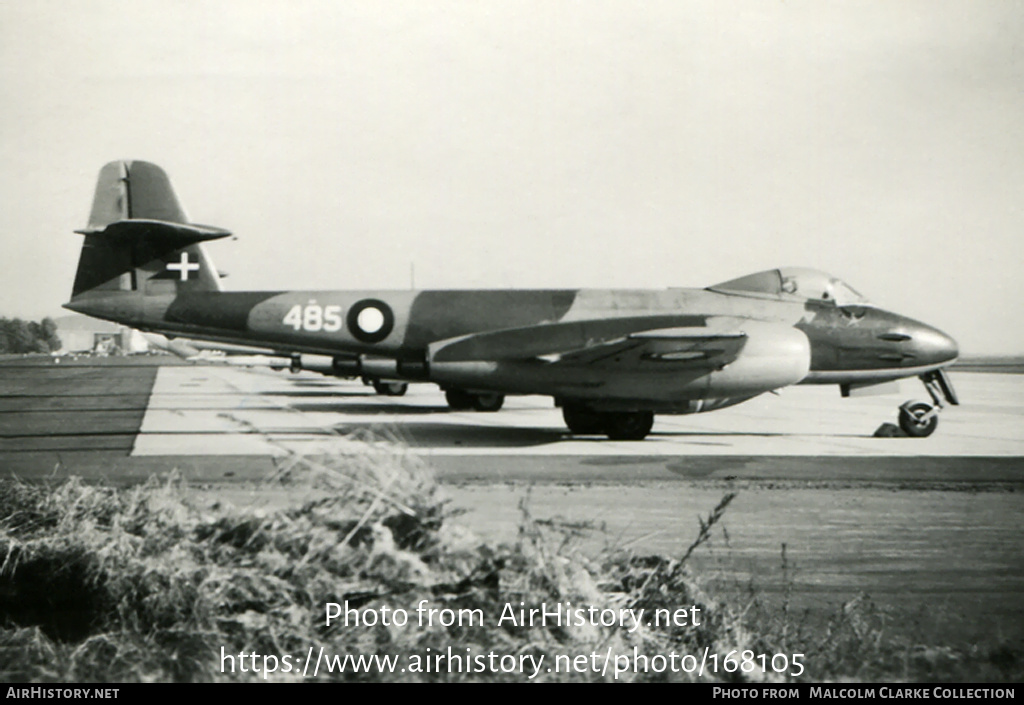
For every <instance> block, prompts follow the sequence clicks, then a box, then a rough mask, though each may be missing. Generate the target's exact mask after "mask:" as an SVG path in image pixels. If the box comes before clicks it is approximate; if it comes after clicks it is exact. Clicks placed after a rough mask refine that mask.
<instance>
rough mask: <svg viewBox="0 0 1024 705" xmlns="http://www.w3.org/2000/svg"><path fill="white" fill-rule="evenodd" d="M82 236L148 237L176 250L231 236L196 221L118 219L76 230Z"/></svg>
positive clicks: (220, 229) (113, 239) (125, 239)
mask: <svg viewBox="0 0 1024 705" xmlns="http://www.w3.org/2000/svg"><path fill="white" fill-rule="evenodd" d="M75 232H76V233H79V234H80V235H100V236H102V237H105V238H110V239H111V241H122V242H124V241H132V240H136V239H148V240H151V241H159V242H161V243H166V244H168V245H173V246H174V247H175V249H177V248H180V247H185V246H186V245H191V244H192V243H195V242H206V241H207V240H219V239H221V238H224V237H228V236H230V235H231V232H230V231H228V230H224V229H223V228H215V227H212V226H210V225H196V224H195V223H172V222H169V221H165V220H139V219H132V220H117V221H114V222H113V223H109V224H107V225H104V226H101V227H90V228H86V229H85V230H76V231H75Z"/></svg>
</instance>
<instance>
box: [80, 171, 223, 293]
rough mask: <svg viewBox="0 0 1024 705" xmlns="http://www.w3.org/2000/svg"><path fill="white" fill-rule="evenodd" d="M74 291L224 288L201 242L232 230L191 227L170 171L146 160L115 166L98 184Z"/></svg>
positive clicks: (173, 290) (163, 290)
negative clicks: (170, 178) (175, 192)
mask: <svg viewBox="0 0 1024 705" xmlns="http://www.w3.org/2000/svg"><path fill="white" fill-rule="evenodd" d="M77 232H79V233H81V234H83V235H85V242H84V243H83V245H82V253H81V255H80V257H79V260H78V273H77V275H76V276H75V284H74V287H73V288H72V292H71V298H72V300H74V299H75V298H78V297H80V296H82V295H83V294H85V293H86V292H90V291H97V292H98V293H99V292H114V291H128V292H141V293H143V294H144V295H158V294H169V293H176V292H178V291H181V290H186V291H188V290H191V291H219V290H220V288H221V286H220V275H219V274H218V273H217V270H216V269H215V268H214V266H213V263H212V262H211V261H210V258H209V257H208V256H207V255H206V252H205V251H204V250H203V248H202V246H201V245H200V243H201V242H203V241H206V240H215V239H218V238H222V237H227V236H228V235H230V234H231V233H229V232H228V231H226V230H221V229H220V228H211V227H208V226H202V225H193V224H191V223H189V220H188V216H187V215H186V214H185V210H184V209H183V208H182V207H181V204H180V203H179V202H178V198H177V196H175V195H174V189H173V188H171V182H170V180H169V179H168V178H167V174H166V173H164V170H163V169H161V168H160V167H158V166H157V165H155V164H150V163H149V162H142V161H117V162H110V163H109V164H107V165H106V166H104V167H103V168H102V169H101V170H100V174H99V179H98V180H97V182H96V195H95V197H94V198H93V203H92V211H91V212H90V215H89V225H88V227H87V228H86V229H84V230H79V231H77Z"/></svg>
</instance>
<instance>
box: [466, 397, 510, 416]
mask: <svg viewBox="0 0 1024 705" xmlns="http://www.w3.org/2000/svg"><path fill="white" fill-rule="evenodd" d="M470 396H472V397H473V408H474V409H476V410H477V411H487V412H493V411H498V410H499V409H500V408H501V407H502V406H503V405H504V404H505V395H504V394H471V395H470Z"/></svg>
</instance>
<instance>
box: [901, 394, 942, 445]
mask: <svg viewBox="0 0 1024 705" xmlns="http://www.w3.org/2000/svg"><path fill="white" fill-rule="evenodd" d="M931 410H932V405H931V404H929V403H927V402H923V401H915V402H913V403H911V404H905V405H903V406H901V407H900V428H901V429H903V432H904V433H905V434H907V435H908V436H910V437H912V438H927V437H928V436H930V435H932V433H934V432H935V428H936V427H937V426H938V425H939V417H938V415H933V416H932V417H931V418H930V419H927V420H922V419H924V417H925V415H926V414H927V413H928V412H929V411H931Z"/></svg>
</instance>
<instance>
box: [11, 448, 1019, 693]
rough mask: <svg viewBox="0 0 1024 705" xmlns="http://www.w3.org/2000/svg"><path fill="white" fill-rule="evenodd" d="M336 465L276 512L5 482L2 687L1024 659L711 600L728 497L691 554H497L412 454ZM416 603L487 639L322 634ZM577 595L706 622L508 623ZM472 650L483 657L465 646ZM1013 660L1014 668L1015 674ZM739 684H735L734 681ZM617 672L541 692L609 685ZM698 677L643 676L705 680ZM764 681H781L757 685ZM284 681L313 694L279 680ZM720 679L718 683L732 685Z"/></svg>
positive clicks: (961, 670) (299, 462) (839, 620)
mask: <svg viewBox="0 0 1024 705" xmlns="http://www.w3.org/2000/svg"><path fill="white" fill-rule="evenodd" d="M363 440H364V441H365V442H363V443H361V444H353V445H352V446H351V447H352V448H353V449H354V450H352V451H351V452H349V453H343V454H339V455H337V456H335V457H334V458H332V459H331V460H330V461H322V460H313V459H310V458H297V457H293V458H291V459H290V460H289V461H287V462H285V463H284V464H283V465H282V466H281V468H280V471H279V473H278V474H277V475H276V476H275V477H274V478H273V479H272V482H275V483H282V484H287V485H289V486H290V487H291V488H295V487H300V488H303V489H304V490H305V491H306V492H305V494H304V496H303V499H302V500H300V501H296V502H294V503H292V504H291V505H289V506H286V507H284V508H281V509H278V510H274V511H268V510H264V511H254V510H244V509H236V508H234V507H231V506H228V505H225V504H209V503H204V502H203V501H202V499H201V496H199V497H200V498H198V499H197V494H196V493H195V492H189V491H188V488H187V487H185V486H184V483H183V482H182V481H181V480H180V479H177V478H172V479H171V480H169V481H166V482H162V483H160V482H156V481H150V482H148V483H147V484H145V485H142V486H139V487H135V488H132V489H127V490H115V489H110V488H105V487H96V486H89V485H86V484H84V483H82V482H80V481H78V480H76V479H72V480H70V481H67V482H64V483H63V484H60V485H56V486H33V485H27V484H23V483H18V482H11V481H8V482H5V483H4V484H3V486H2V487H0V559H2V566H0V616H2V618H3V620H4V623H3V624H2V625H0V680H4V681H37V682H38V681H77V682H86V681H98V682H111V681H217V680H232V681H234V680H244V679H262V678H263V674H258V673H252V672H249V673H245V674H241V673H237V672H236V673H233V674H232V673H227V674H225V673H222V672H221V671H220V663H221V661H220V654H221V647H223V648H224V650H225V653H227V654H238V653H240V652H244V653H251V652H256V653H259V654H275V655H278V656H281V655H284V654H293V655H304V654H306V653H307V651H308V650H309V649H310V647H313V649H314V652H317V650H319V649H320V648H321V647H322V648H323V649H324V652H325V653H327V654H332V655H341V656H343V655H345V654H352V655H368V654H399V655H403V656H407V655H412V654H420V655H422V654H425V653H427V649H428V648H429V649H431V650H432V651H431V652H432V653H437V652H438V651H445V650H447V648H448V647H449V646H450V647H452V649H453V650H454V651H456V652H458V653H461V654H466V653H471V654H474V655H476V654H485V653H487V652H490V651H494V652H497V653H499V654H513V655H524V654H525V655H533V656H540V655H543V656H544V657H545V662H546V663H547V664H550V663H552V661H553V659H554V658H555V657H556V656H558V655H568V656H569V657H570V658H573V657H576V656H577V655H579V654H589V653H591V652H594V651H598V652H600V653H602V654H604V653H609V652H610V653H612V654H614V655H625V654H632V653H633V649H634V648H638V649H639V650H640V652H642V653H646V654H650V655H653V654H668V653H670V652H675V653H678V654H685V653H695V652H699V651H701V650H703V649H704V648H705V647H707V648H709V649H710V650H711V652H712V653H714V652H718V653H720V654H725V653H727V652H729V651H732V650H740V651H742V650H744V649H751V650H753V651H754V652H756V653H774V652H784V653H792V652H794V651H802V652H804V653H807V654H808V656H807V675H806V676H805V678H809V679H810V680H815V681H817V680H827V679H848V678H865V679H874V678H904V679H921V678H924V679H928V678H934V679H939V678H953V679H956V678H958V677H963V678H966V679H973V680H980V679H995V680H1012V679H1014V678H1016V677H1018V676H1019V675H1020V669H1019V667H1018V666H1017V662H1016V660H1015V659H1016V654H1015V653H1013V652H1009V653H1002V652H1000V653H998V654H995V655H993V654H987V653H977V654H970V653H957V652H951V651H949V650H943V649H940V648H936V647H926V646H922V645H916V644H907V643H902V642H900V641H898V640H893V639H891V638H890V637H889V636H888V634H887V632H886V631H885V629H884V625H883V624H881V623H880V622H878V620H877V619H876V617H877V614H875V613H873V612H872V611H871V608H870V606H869V605H867V604H866V603H856V602H855V603H851V604H849V605H847V606H846V607H845V608H844V610H843V611H842V613H841V614H839V615H837V617H836V620H835V621H834V623H833V624H832V625H830V627H829V629H828V630H827V633H824V634H822V633H818V634H805V633H804V632H803V630H801V629H800V628H798V627H797V626H794V624H795V622H793V621H792V620H788V619H782V621H780V619H781V618H780V616H779V615H780V612H779V611H778V610H775V611H772V612H771V614H772V617H771V618H770V619H769V618H766V617H763V616H758V610H757V609H756V608H754V609H752V608H751V605H750V604H748V605H746V606H745V607H744V609H743V610H736V609H732V608H730V607H729V606H728V605H724V604H721V603H720V602H719V601H716V600H714V599H713V598H712V597H710V596H709V595H707V594H705V592H704V591H703V590H702V589H701V587H700V581H699V580H698V579H697V578H696V577H695V576H694V575H693V574H691V572H690V570H689V569H688V567H687V558H688V557H689V556H690V555H691V553H692V552H693V551H694V550H695V549H697V548H698V547H699V546H700V545H701V544H702V543H703V542H704V541H706V540H707V538H708V537H710V535H711V533H712V531H713V530H714V527H715V525H716V524H717V523H718V522H719V521H720V520H721V519H722V517H723V514H724V512H725V509H726V507H727V505H728V503H729V501H730V500H731V498H732V497H731V496H730V495H727V496H726V497H724V498H723V500H722V502H721V503H720V504H719V506H718V507H716V508H715V509H714V510H712V511H711V513H710V514H709V516H708V518H707V520H704V519H701V520H700V528H699V531H698V535H697V537H696V539H695V541H694V544H693V545H692V546H690V547H689V549H687V550H684V551H681V552H680V555H679V557H678V558H671V557H659V556H653V557H650V556H637V555H635V554H632V553H628V552H625V551H618V552H609V553H606V554H603V555H600V556H598V557H596V558H595V557H588V556H585V555H583V554H581V553H580V552H579V551H578V550H577V549H576V541H575V540H574V537H575V535H576V534H578V533H579V532H580V531H585V530H586V527H565V526H560V525H558V524H557V523H555V522H537V521H534V520H533V519H532V518H531V517H530V515H529V507H528V504H527V503H524V504H523V507H522V511H523V518H522V522H521V526H520V531H519V535H518V537H517V540H516V541H515V542H513V543H512V544H511V545H500V546H494V545H490V544H488V543H485V542H482V541H480V540H479V539H477V538H476V537H474V536H473V535H472V534H470V533H469V532H467V531H466V530H465V529H463V528H461V527H460V526H459V525H458V523H457V521H454V520H453V512H452V511H451V510H450V509H449V508H448V507H447V505H446V503H445V501H444V499H443V496H442V493H441V492H440V490H439V488H438V486H437V484H436V482H435V481H434V479H433V476H432V474H431V472H430V471H429V468H427V467H425V466H423V465H422V464H421V463H420V462H418V461H416V460H415V459H413V458H411V457H409V456H407V455H405V454H404V453H403V452H401V445H400V444H395V443H393V442H391V440H392V439H384V440H381V439H379V438H375V437H366V438H364V439H363ZM346 600H348V601H349V603H350V605H351V606H357V607H359V608H360V609H370V608H380V607H381V606H383V605H387V606H388V607H389V608H390V609H392V610H394V609H398V608H403V609H405V610H408V611H409V613H410V614H414V613H415V609H416V606H417V605H418V604H419V603H420V601H421V600H428V601H429V604H430V605H431V606H434V607H437V608H448V609H479V610H481V611H482V613H483V614H484V615H485V616H486V620H485V623H484V624H483V625H478V624H474V625H464V626H458V625H454V626H451V627H441V626H434V627H432V628H419V627H413V626H409V627H406V628H398V627H383V626H377V627H365V626H364V627H359V628H352V627H349V628H345V627H344V626H341V625H339V624H338V623H335V624H334V625H333V626H331V627H326V626H325V625H324V606H325V604H326V603H329V602H335V603H343V602H345V601H346ZM566 601H570V602H572V603H573V604H574V605H594V606H595V607H598V608H605V607H611V608H633V609H639V608H643V609H646V610H654V609H657V608H668V609H673V610H674V609H676V608H678V607H680V606H687V605H691V604H693V605H697V606H698V607H699V608H700V609H701V615H702V617H703V621H702V623H701V625H700V626H699V627H696V628H694V627H671V628H658V629H655V628H648V627H646V626H643V627H641V628H639V629H637V630H636V631H635V632H632V633H630V632H629V631H628V630H627V629H623V628H619V627H594V626H591V625H585V626H569V627H564V626H563V627H558V626H553V625H548V626H533V627H530V626H523V627H511V626H507V625H506V626H502V627H498V626H497V625H496V621H497V617H498V615H499V614H500V613H501V611H502V609H503V608H504V606H505V604H507V603H511V604H513V605H515V606H518V605H519V603H523V606H524V608H526V609H529V608H531V607H539V606H540V605H541V604H543V603H547V604H548V605H549V606H550V605H553V604H554V603H556V602H562V603H564V602H566ZM467 649H468V652H467ZM1000 659H1002V660H1001V661H1000ZM737 675H738V674H734V675H733V676H730V678H734V677H736V676H737ZM611 677H612V676H611V673H610V672H609V673H608V674H607V675H605V676H602V675H601V674H600V673H596V674H595V673H590V672H587V673H577V674H569V675H567V674H564V673H563V674H549V673H547V672H543V673H541V674H540V675H539V676H538V677H537V680H570V679H575V680H601V679H602V678H603V679H611ZM694 677H695V676H690V675H687V674H685V673H677V674H671V673H665V674H639V675H629V676H628V677H620V680H621V679H627V680H630V679H631V680H665V679H667V680H688V679H691V678H694ZM742 677H743V678H745V679H747V680H781V679H782V676H779V675H778V674H775V673H772V672H770V671H769V672H768V673H760V672H752V673H748V674H744V675H743V676H742ZM271 678H272V679H273V680H301V675H300V674H298V673H295V672H293V673H282V672H278V673H275V674H274V675H272V676H271ZM719 678H721V676H720V677H719ZM328 679H330V680H403V679H405V680H436V681H451V680H478V681H495V680H523V679H525V676H523V675H522V674H519V673H502V672H500V671H499V672H492V671H484V672H477V673H465V672H462V673H447V672H441V673H406V674H401V673H396V674H380V673H378V672H373V673H362V674H355V673H351V672H350V673H345V674H341V673H337V672H335V673H324V672H323V671H321V672H320V673H319V675H318V677H317V680H328Z"/></svg>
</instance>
